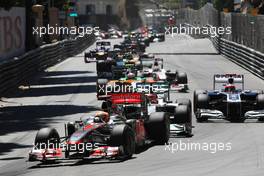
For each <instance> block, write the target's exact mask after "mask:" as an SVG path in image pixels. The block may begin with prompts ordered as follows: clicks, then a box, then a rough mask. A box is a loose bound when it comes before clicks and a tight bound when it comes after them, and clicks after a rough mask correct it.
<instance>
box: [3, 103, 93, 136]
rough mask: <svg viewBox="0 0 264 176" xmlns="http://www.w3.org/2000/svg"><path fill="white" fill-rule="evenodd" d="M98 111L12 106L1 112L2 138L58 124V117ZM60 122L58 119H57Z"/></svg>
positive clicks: (90, 109) (65, 107)
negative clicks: (10, 134) (55, 118)
mask: <svg viewBox="0 0 264 176" xmlns="http://www.w3.org/2000/svg"><path fill="white" fill-rule="evenodd" d="M93 110H97V108H95V107H93V106H74V105H33V106H10V107H4V108H1V110H0V126H1V130H0V136H1V135H5V134H9V133H14V132H22V131H31V130H39V129H40V128H44V127H47V126H48V124H50V123H51V122H52V123H56V121H55V120H54V119H53V118H54V117H56V116H66V115H71V114H78V113H85V112H89V111H93ZM57 120H58V119H57Z"/></svg>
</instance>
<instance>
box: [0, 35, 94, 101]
mask: <svg viewBox="0 0 264 176" xmlns="http://www.w3.org/2000/svg"><path fill="white" fill-rule="evenodd" d="M93 42H94V36H92V35H89V36H85V37H76V38H74V39H67V40H63V41H59V42H56V43H53V44H47V45H43V46H41V47H40V48H37V49H35V50H32V51H29V52H28V53H25V54H24V55H22V56H20V57H16V58H13V59H11V60H8V61H4V62H1V63H0V85H1V87H0V97H2V96H3V95H4V94H5V93H7V92H9V90H13V89H15V88H17V87H18V86H19V85H21V84H24V83H26V82H28V80H29V79H30V78H32V77H33V76H34V75H35V74H36V73H38V72H39V71H43V70H45V69H46V68H48V67H50V66H53V65H55V64H57V63H59V62H61V61H63V60H64V59H66V58H68V57H71V56H74V55H76V54H79V53H81V52H82V51H84V50H85V49H86V48H87V47H88V46H90V45H91V44H92V43H93Z"/></svg>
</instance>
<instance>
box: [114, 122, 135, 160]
mask: <svg viewBox="0 0 264 176" xmlns="http://www.w3.org/2000/svg"><path fill="white" fill-rule="evenodd" d="M110 145H111V146H122V148H123V154H124V156H125V157H126V158H131V157H132V155H133V154H134V153H135V133H134V131H133V130H132V129H131V128H130V127H129V126H128V125H117V126H115V127H114V128H113V130H112V132H111V136H110Z"/></svg>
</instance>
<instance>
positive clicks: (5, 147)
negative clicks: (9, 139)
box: [0, 143, 32, 160]
mask: <svg viewBox="0 0 264 176" xmlns="http://www.w3.org/2000/svg"><path fill="white" fill-rule="evenodd" d="M31 146H32V145H21V144H16V143H0V156H1V155H4V154H5V153H8V152H12V150H13V149H21V148H28V147H31ZM22 158H23V157H22ZM22 158H20V159H22ZM16 159H18V158H17V157H16V158H1V159H0V160H16Z"/></svg>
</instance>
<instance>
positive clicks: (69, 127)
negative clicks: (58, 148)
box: [66, 122, 76, 137]
mask: <svg viewBox="0 0 264 176" xmlns="http://www.w3.org/2000/svg"><path fill="white" fill-rule="evenodd" d="M66 130H67V134H68V136H69V137H70V136H71V135H72V134H73V133H74V132H75V131H76V128H75V123H74V122H68V123H67V124H66Z"/></svg>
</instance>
